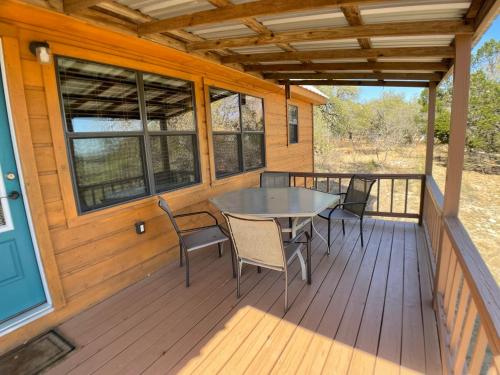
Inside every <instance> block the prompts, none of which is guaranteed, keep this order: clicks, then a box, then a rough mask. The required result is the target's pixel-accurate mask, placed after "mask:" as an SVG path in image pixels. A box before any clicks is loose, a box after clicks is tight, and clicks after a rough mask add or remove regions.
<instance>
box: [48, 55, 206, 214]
mask: <svg viewBox="0 0 500 375" xmlns="http://www.w3.org/2000/svg"><path fill="white" fill-rule="evenodd" d="M57 70H58V78H59V87H60V93H61V100H62V104H63V108H64V119H65V123H66V138H67V142H68V148H69V151H70V152H69V154H70V161H71V164H72V170H73V177H74V184H75V188H76V193H77V201H78V207H79V210H80V212H87V211H91V210H94V209H97V208H101V207H106V206H110V205H113V204H117V203H120V202H124V201H128V200H132V199H135V198H139V197H144V196H147V195H150V194H154V193H160V192H164V191H168V190H172V189H176V188H180V187H184V186H188V185H192V184H196V183H198V182H199V181H200V174H199V163H198V143H197V136H196V118H195V111H194V108H195V106H194V94H193V85H192V83H191V82H188V81H183V80H180V79H174V78H169V77H163V76H159V75H155V74H149V73H141V72H137V71H133V70H129V69H124V68H120V67H115V66H109V65H103V64H97V63H93V62H87V61H82V60H76V59H70V58H66V57H58V58H57Z"/></svg>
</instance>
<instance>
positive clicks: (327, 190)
mask: <svg viewBox="0 0 500 375" xmlns="http://www.w3.org/2000/svg"><path fill="white" fill-rule="evenodd" d="M326 192H327V193H329V192H330V177H327V178H326Z"/></svg>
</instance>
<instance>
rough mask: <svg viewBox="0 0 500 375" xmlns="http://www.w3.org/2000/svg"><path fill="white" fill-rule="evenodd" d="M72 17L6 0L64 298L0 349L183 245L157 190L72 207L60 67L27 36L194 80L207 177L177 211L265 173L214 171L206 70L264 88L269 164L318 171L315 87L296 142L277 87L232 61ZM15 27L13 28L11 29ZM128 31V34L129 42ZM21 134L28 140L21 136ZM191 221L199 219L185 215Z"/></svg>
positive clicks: (173, 196)
mask: <svg viewBox="0 0 500 375" xmlns="http://www.w3.org/2000/svg"><path fill="white" fill-rule="evenodd" d="M38 13H39V14H38ZM3 17H5V18H3ZM68 19H69V18H68V17H66V16H62V15H56V14H54V13H51V12H47V11H42V10H36V8H31V7H26V6H21V5H19V4H15V3H11V2H5V3H3V2H2V4H0V24H3V23H5V24H9V25H12V26H13V28H14V29H15V30H16V31H15V33H16V37H15V38H13V37H12V36H10V37H11V38H12V39H16V40H17V42H18V45H19V49H18V50H17V51H16V50H15V49H12V48H11V49H8V50H7V49H6V50H5V54H17V55H19V58H20V61H21V72H22V77H23V88H24V91H23V92H21V93H20V94H21V95H22V96H23V97H24V101H25V105H26V107H27V115H28V118H29V128H30V131H31V140H30V142H31V147H32V149H33V152H34V156H35V161H36V172H37V177H38V181H39V185H40V186H39V188H40V190H41V196H42V200H43V207H44V212H42V214H43V215H44V216H45V217H46V220H47V224H48V230H49V231H50V238H51V242H52V247H53V249H49V250H47V249H45V248H41V251H42V252H43V251H50V252H53V254H54V255H55V259H56V262H57V267H58V270H56V273H57V274H56V275H54V274H53V273H54V271H50V272H51V273H52V274H51V275H50V276H51V277H50V278H53V277H56V278H57V279H59V280H60V282H61V284H62V293H63V296H62V297H64V298H63V299H64V300H65V306H64V307H60V308H56V309H55V311H54V312H53V313H51V314H49V315H47V316H45V317H43V318H41V319H38V320H37V321H35V322H33V323H30V324H28V325H27V326H24V327H22V328H21V329H19V330H17V331H15V332H13V333H11V334H9V335H7V336H5V337H2V340H1V342H0V353H1V352H3V351H5V350H6V349H8V348H10V347H12V346H14V345H16V344H18V343H20V342H22V341H24V340H26V339H28V338H30V337H32V336H34V335H35V334H37V333H39V332H41V331H43V330H46V329H48V328H50V327H52V326H54V325H56V324H57V323H59V322H61V321H63V320H66V319H67V318H68V317H70V316H73V315H75V314H76V313H78V312H80V311H82V310H84V309H86V308H88V307H89V306H91V305H94V304H96V303H97V302H99V301H101V300H103V299H104V298H106V297H109V296H110V295H112V294H114V293H116V292H117V291H119V290H120V289H123V288H125V287H126V286H128V285H130V284H132V283H134V282H136V281H138V280H140V279H143V278H145V277H146V276H147V275H149V274H150V273H152V272H154V271H156V270H157V269H159V268H160V267H162V266H164V265H165V264H166V263H168V262H170V261H172V260H173V259H174V258H175V257H177V254H178V252H177V249H178V247H177V240H176V236H175V233H174V232H173V230H172V228H171V226H170V224H169V222H168V221H167V219H166V217H165V215H164V214H163V213H162V212H161V211H160V210H159V209H158V207H157V205H156V198H154V197H147V198H144V199H141V200H138V201H135V202H128V203H124V204H122V205H120V206H117V207H111V208H107V209H104V210H101V211H98V212H93V213H90V214H87V215H83V216H78V215H77V214H76V206H75V201H74V194H73V189H72V185H71V178H70V174H69V165H68V159H67V155H66V148H65V147H64V133H63V128H62V125H63V124H62V120H61V112H60V108H59V101H58V93H57V86H56V80H55V68H54V66H53V65H49V66H41V65H40V64H38V62H37V61H36V59H35V57H34V56H32V55H31V53H30V52H29V50H28V45H29V42H30V41H32V40H46V41H48V42H49V44H50V46H51V49H52V51H53V53H54V54H62V55H69V56H73V57H81V58H83V59H88V60H93V61H100V62H103V63H113V64H116V65H122V66H126V67H130V68H135V69H139V70H143V71H151V72H155V73H159V74H164V75H169V76H174V77H179V78H183V79H189V80H192V81H193V82H194V83H195V94H196V102H197V115H198V130H199V144H200V158H201V169H202V183H201V184H199V185H197V186H193V187H189V188H186V189H181V190H178V191H175V192H172V193H167V194H164V196H165V197H166V198H167V199H168V200H169V202H170V203H171V205H172V207H173V209H174V210H175V211H193V210H204V209H209V210H212V211H213V208H212V207H210V206H209V204H208V201H207V199H208V198H209V197H211V196H213V195H216V194H220V193H222V192H224V191H229V190H234V189H238V188H243V187H247V186H255V185H257V184H258V181H259V174H260V172H261V171H254V172H249V173H245V174H241V175H237V176H233V177H230V178H227V179H224V180H215V179H214V178H213V175H214V173H213V171H211V167H210V165H211V163H210V158H211V157H212V156H211V155H210V152H209V150H210V147H209V144H208V142H209V136H208V134H207V119H206V115H205V110H206V105H207V104H206V103H204V90H205V89H206V87H205V79H206V78H208V79H210V80H211V81H215V82H218V83H219V86H221V87H224V86H228V85H231V87H232V88H234V87H235V86H234V83H231V84H229V83H228V82H238V83H239V85H237V86H236V88H237V89H238V91H240V92H244V93H249V94H253V95H257V96H260V97H263V98H264V105H265V109H266V113H265V125H266V148H267V150H266V151H267V152H266V158H267V166H268V168H270V169H287V170H297V171H312V168H313V159H312V104H311V103H312V102H313V101H315V100H316V102H319V101H320V100H321V98H320V97H319V96H317V95H315V94H312V93H310V92H307V91H306V90H304V89H296V91H294V93H295V94H296V95H294V98H293V103H294V104H296V105H298V106H299V129H300V130H299V132H300V143H299V144H294V145H291V146H287V124H286V116H285V115H286V107H285V105H286V104H285V97H284V93H283V90H282V89H281V88H280V87H278V86H275V85H272V84H270V83H269V82H265V81H263V80H261V79H258V78H255V77H252V76H250V75H248V74H244V73H241V72H238V71H236V70H233V69H230V68H227V67H222V66H218V67H217V68H213V67H212V66H210V64H208V63H206V64H204V65H203V64H201V63H200V59H197V58H195V57H192V56H189V55H186V54H182V58H183V61H179V54H180V52H178V51H173V50H169V49H168V48H165V47H161V46H156V45H154V44H153V43H150V42H147V41H142V40H139V39H137V38H130V37H129V38H128V39H125V37H124V36H123V35H120V34H117V33H114V32H108V31H105V30H98V29H97V28H95V27H92V26H90V25H87V24H84V23H82V22H79V21H76V20H72V22H70V21H69V20H68ZM69 22H70V23H69ZM68 24H71V28H72V29H71V30H68V32H66V33H65V29H64V27H65V25H68ZM1 30H2V29H1V28H0V31H1ZM12 30H13V29H12V28H9V31H10V32H12ZM68 33H70V34H68ZM83 35H86V36H87V37H86V38H85V37H83ZM0 36H2V35H0ZM124 40H129V41H130V43H124ZM118 45H119V46H120V48H119V49H117V47H116V46H118ZM146 56H148V57H146ZM168 57H170V58H168ZM183 62H184V63H185V64H184V66H183V68H182V69H179V64H182V63H183ZM212 65H213V64H212ZM222 73H223V74H222ZM8 74H9V69H7V75H8ZM221 77H223V78H221ZM292 95H293V94H292ZM12 99H13V98H12V97H11V102H12V107H13V110H14V111H16V110H17V109H18V107H19V100H18V101H16V100H12ZM15 126H17V124H15ZM18 141H19V142H23V140H22V139H20V140H18ZM22 158H23V155H21V159H22ZM138 220H143V221H145V223H146V233H145V234H144V235H141V236H139V235H137V234H136V233H135V230H134V225H133V224H134V223H135V222H136V221H138ZM194 224H200V222H186V223H185V225H194ZM37 230H39V231H40V230H44V229H43V228H41V229H40V228H37ZM45 230H47V229H45ZM46 271H47V272H49V270H46ZM50 278H49V279H50Z"/></svg>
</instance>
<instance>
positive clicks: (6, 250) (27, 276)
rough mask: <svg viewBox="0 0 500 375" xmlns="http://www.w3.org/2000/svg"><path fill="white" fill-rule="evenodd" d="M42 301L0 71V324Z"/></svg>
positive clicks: (39, 278)
mask: <svg viewBox="0 0 500 375" xmlns="http://www.w3.org/2000/svg"><path fill="white" fill-rule="evenodd" d="M0 53H1V49H0ZM1 58H2V56H0V59H1ZM0 69H1V66H0ZM0 73H1V71H0ZM46 303H47V296H46V293H45V288H44V285H43V281H42V277H41V273H40V268H39V264H38V259H37V256H36V253H35V248H34V243H33V238H32V235H31V230H30V226H29V222H28V217H27V211H26V207H25V204H24V199H23V196H22V189H21V181H20V178H19V171H18V168H17V164H16V158H15V154H14V148H13V142H12V135H11V133H10V127H9V118H8V113H7V106H6V100H5V93H4V84H3V78H2V74H0V325H3V324H6V323H8V322H11V321H13V320H15V319H16V318H18V317H21V316H23V314H26V313H29V312H30V311H32V310H33V309H35V308H37V307H39V306H43V305H45V304H46Z"/></svg>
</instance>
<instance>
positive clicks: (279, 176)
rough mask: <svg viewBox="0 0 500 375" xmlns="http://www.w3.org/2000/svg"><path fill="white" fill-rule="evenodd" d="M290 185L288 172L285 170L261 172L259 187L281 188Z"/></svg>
mask: <svg viewBox="0 0 500 375" xmlns="http://www.w3.org/2000/svg"><path fill="white" fill-rule="evenodd" d="M289 186H290V174H289V173H287V172H262V173H261V175H260V187H264V188H281V187H289Z"/></svg>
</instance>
